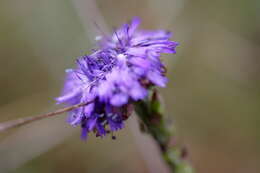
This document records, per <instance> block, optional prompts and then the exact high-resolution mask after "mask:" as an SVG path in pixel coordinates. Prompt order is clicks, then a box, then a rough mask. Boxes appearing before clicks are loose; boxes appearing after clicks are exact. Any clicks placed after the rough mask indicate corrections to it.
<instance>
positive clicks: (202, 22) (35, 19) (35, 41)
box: [0, 0, 260, 173]
mask: <svg viewBox="0 0 260 173" xmlns="http://www.w3.org/2000/svg"><path fill="white" fill-rule="evenodd" d="M133 16H140V17H141V18H142V20H143V23H142V27H143V28H151V29H167V30H170V31H172V32H174V37H173V40H174V41H178V42H179V43H180V46H179V47H178V48H177V54H176V55H170V56H169V55H165V56H163V60H164V62H165V63H166V64H167V67H168V77H169V79H170V82H169V85H168V87H167V88H166V89H162V90H161V92H162V95H163V96H164V100H165V108H166V110H167V116H169V117H170V118H172V119H173V120H174V124H175V126H176V128H177V136H178V140H179V142H180V143H181V144H184V145H186V146H187V148H188V150H189V154H190V160H191V162H192V164H193V166H194V167H195V169H196V171H197V172H198V173H220V172H221V173H231V172H235V173H259V172H260V125H259V124H260V116H259V114H260V80H259V79H260V78H259V72H260V57H259V54H260V36H259V35H260V1H259V0H247V1H245V0H236V1H235V0H218V1H208V0H196V1H195V0H128V1H126V0H96V1H95V0H68V1H64V0H44V1H42V0H26V1H19V0H11V1H10V0H1V1H0V38H1V39H0V64H1V71H0V72H1V73H0V114H1V116H0V121H7V120H11V119H15V118H19V117H24V116H31V115H36V114H39V113H43V112H48V111H51V110H54V109H56V108H57V107H58V106H57V105H55V101H54V98H55V97H57V96H58V95H59V94H60V90H61V88H62V85H63V80H64V75H65V73H64V70H65V69H66V68H71V67H73V66H74V61H75V58H76V57H78V56H81V55H83V54H86V53H88V52H89V51H90V50H91V48H92V47H93V45H94V43H93V40H94V38H95V36H96V34H97V33H99V29H98V28H97V27H93V26H94V25H93V23H97V24H98V25H99V26H100V28H101V30H102V29H104V30H106V29H107V28H109V29H110V30H112V29H113V28H115V27H117V26H119V25H120V24H122V23H124V22H126V21H128V20H129V19H131V18H132V17H133ZM65 119H66V115H65V114H64V115H60V116H57V117H53V118H49V119H46V120H42V121H39V122H35V123H32V124H29V125H26V126H24V127H21V128H19V129H12V130H9V131H6V132H4V133H2V134H0V172H1V173H2V172H14V173H34V172H37V173H41V172H42V173H46V172H53V173H54V172H90V173H101V172H102V173H103V172H120V173H148V172H166V170H165V169H164V168H163V166H164V165H163V163H160V161H161V160H160V158H159V155H158V152H157V151H156V148H154V146H153V144H152V143H151V141H150V140H149V137H147V136H146V135H142V134H140V133H139V130H138V128H137V125H136V123H135V119H134V118H131V120H129V122H128V124H127V128H126V129H124V130H122V131H120V132H118V133H117V134H116V135H117V140H111V139H110V138H109V137H108V138H105V139H102V140H101V139H96V138H95V137H91V138H90V139H89V140H88V141H87V142H83V141H81V140H80V138H79V135H80V129H79V128H72V127H70V126H69V125H67V124H66V123H65ZM152 167H153V168H152Z"/></svg>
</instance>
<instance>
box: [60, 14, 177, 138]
mask: <svg viewBox="0 0 260 173" xmlns="http://www.w3.org/2000/svg"><path fill="white" fill-rule="evenodd" d="M139 24H140V20H139V18H134V19H133V20H132V21H131V22H130V23H129V24H124V25H123V26H122V27H120V28H119V29H117V30H116V31H115V32H114V33H113V34H112V35H111V36H103V38H102V39H101V40H100V41H99V42H98V43H99V44H98V50H96V51H94V52H93V53H92V54H90V55H84V56H82V57H79V58H78V59H77V67H76V68H75V69H69V70H66V72H67V79H66V81H65V84H64V89H63V93H62V96H60V97H58V98H57V99H56V100H57V102H58V103H66V104H69V105H74V104H79V103H84V102H89V101H93V102H92V103H91V104H88V105H86V106H84V107H80V108H77V109H76V110H73V111H71V112H70V113H69V117H68V122H69V123H70V124H71V125H73V126H77V125H81V127H82V138H83V139H86V138H87V136H88V133H89V132H94V133H95V134H96V136H101V137H103V136H105V135H106V134H107V133H112V132H114V131H117V130H119V129H122V128H123V127H124V121H125V120H126V119H127V118H128V117H129V115H130V114H131V105H132V103H133V102H135V101H138V100H142V99H144V98H145V97H146V96H147V94H148V90H149V87H150V86H159V87H165V85H166V82H167V78H166V77H165V67H164V65H163V64H162V62H161V60H160V54H161V53H175V47H176V46H177V45H178V43H176V42H173V41H170V40H169V38H170V37H171V33H170V32H167V31H164V30H156V31H147V30H138V29H137V27H138V25H139Z"/></svg>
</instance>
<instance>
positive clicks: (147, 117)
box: [135, 89, 194, 173]
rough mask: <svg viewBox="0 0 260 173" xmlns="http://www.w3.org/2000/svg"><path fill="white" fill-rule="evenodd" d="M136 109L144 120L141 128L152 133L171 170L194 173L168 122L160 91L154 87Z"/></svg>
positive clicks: (185, 152)
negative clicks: (159, 94) (164, 114)
mask: <svg viewBox="0 0 260 173" xmlns="http://www.w3.org/2000/svg"><path fill="white" fill-rule="evenodd" d="M135 109H136V112H137V115H138V117H139V118H140V119H141V121H142V122H141V127H142V128H141V129H142V130H143V131H145V132H147V133H148V134H150V135H151V136H152V137H153V139H154V140H155V141H156V143H157V144H158V146H159V147H160V151H161V153H162V157H163V159H164V160H165V162H166V163H167V164H168V166H169V168H170V170H171V172H172V173H193V172H194V171H193V169H192V168H191V166H190V165H189V163H188V161H187V160H186V159H187V151H186V149H185V148H181V147H180V146H177V144H175V140H176V139H175V134H174V133H173V129H172V128H171V129H170V128H169V127H168V126H167V124H166V121H165V117H164V116H163V113H162V107H161V102H160V99H159V96H158V92H157V91H156V90H155V89H154V90H153V93H152V95H151V96H150V97H148V99H147V100H145V101H139V102H137V103H136V104H135Z"/></svg>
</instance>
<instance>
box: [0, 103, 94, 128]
mask: <svg viewBox="0 0 260 173" xmlns="http://www.w3.org/2000/svg"><path fill="white" fill-rule="evenodd" d="M92 102H93V101H90V102H87V103H80V104H77V105H73V106H70V107H66V108H62V109H58V110H56V111H53V112H49V113H46V114H40V115H36V116H31V117H25V118H19V119H16V120H11V121H7V122H3V123H0V132H2V131H5V130H8V129H11V128H15V127H19V126H22V125H25V124H28V123H31V122H34V121H38V120H41V119H44V118H48V117H52V116H56V115H59V114H62V113H65V112H69V111H72V110H74V109H77V108H79V107H82V106H86V105H88V104H90V103H92Z"/></svg>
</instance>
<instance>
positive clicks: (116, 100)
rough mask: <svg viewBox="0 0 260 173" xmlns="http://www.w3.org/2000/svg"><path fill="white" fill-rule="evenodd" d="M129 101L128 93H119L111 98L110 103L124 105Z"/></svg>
mask: <svg viewBox="0 0 260 173" xmlns="http://www.w3.org/2000/svg"><path fill="white" fill-rule="evenodd" d="M127 102H128V95H127V94H123V93H119V94H115V95H114V96H113V97H112V98H111V99H110V103H111V104H112V105H114V106H122V105H124V104H126V103H127Z"/></svg>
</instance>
